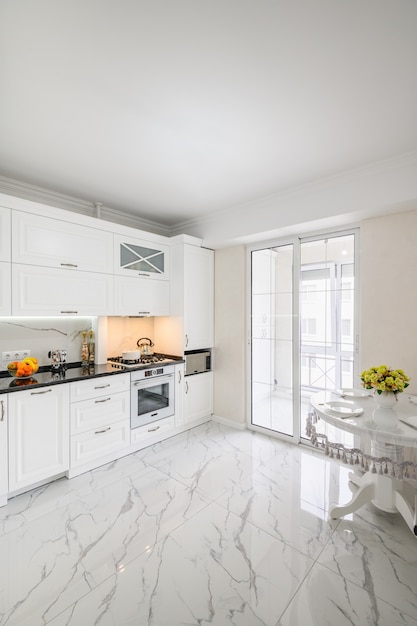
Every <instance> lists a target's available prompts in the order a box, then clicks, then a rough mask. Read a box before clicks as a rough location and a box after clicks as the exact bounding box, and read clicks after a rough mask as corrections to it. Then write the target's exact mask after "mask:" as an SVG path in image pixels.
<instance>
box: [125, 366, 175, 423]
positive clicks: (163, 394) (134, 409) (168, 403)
mask: <svg viewBox="0 0 417 626" xmlns="http://www.w3.org/2000/svg"><path fill="white" fill-rule="evenodd" d="M173 383H174V377H173V375H168V376H160V377H159V378H154V379H151V380H146V381H144V380H137V381H134V382H133V384H132V406H131V428H138V427H139V426H144V425H145V424H150V423H152V422H156V421H158V420H161V419H164V418H165V417H169V416H170V415H173V414H174V384H173Z"/></svg>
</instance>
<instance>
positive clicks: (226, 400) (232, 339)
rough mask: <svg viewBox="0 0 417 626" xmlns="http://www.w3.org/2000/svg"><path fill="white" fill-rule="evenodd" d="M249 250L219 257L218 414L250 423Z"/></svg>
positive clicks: (237, 249)
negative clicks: (247, 353)
mask: <svg viewBox="0 0 417 626" xmlns="http://www.w3.org/2000/svg"><path fill="white" fill-rule="evenodd" d="M245 266H246V249H245V247H244V246H235V247H233V248H225V249H223V250H217V251H216V253H215V264H214V271H215V278H214V284H215V294H214V301H215V318H214V329H215V340H214V343H215V346H214V414H215V415H218V416H220V417H223V418H226V419H228V420H231V421H234V422H238V423H241V424H244V423H246V414H245V406H246V392H245V389H246V365H245V363H246V316H245V309H246V296H245V290H246V282H245V280H246V279H245Z"/></svg>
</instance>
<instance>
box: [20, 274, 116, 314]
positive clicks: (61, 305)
mask: <svg viewBox="0 0 417 626" xmlns="http://www.w3.org/2000/svg"><path fill="white" fill-rule="evenodd" d="M12 265H13V268H12V284H13V290H12V314H13V315H113V276H109V275H108V274H103V273H99V272H68V271H65V270H60V269H57V268H55V267H39V266H34V265H23V264H20V263H14V264H12Z"/></svg>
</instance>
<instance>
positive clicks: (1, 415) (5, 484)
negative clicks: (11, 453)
mask: <svg viewBox="0 0 417 626" xmlns="http://www.w3.org/2000/svg"><path fill="white" fill-rule="evenodd" d="M7 447H8V446H7V395H6V394H4V395H1V396H0V506H1V505H2V504H5V503H6V500H7V492H8V490H9V480H8V473H9V468H8V452H7Z"/></svg>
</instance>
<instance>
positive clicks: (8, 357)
mask: <svg viewBox="0 0 417 626" xmlns="http://www.w3.org/2000/svg"><path fill="white" fill-rule="evenodd" d="M28 356H30V350H7V352H2V354H1V357H2V360H3V361H4V362H5V363H7V362H10V361H21V360H22V359H26V357H28Z"/></svg>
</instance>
